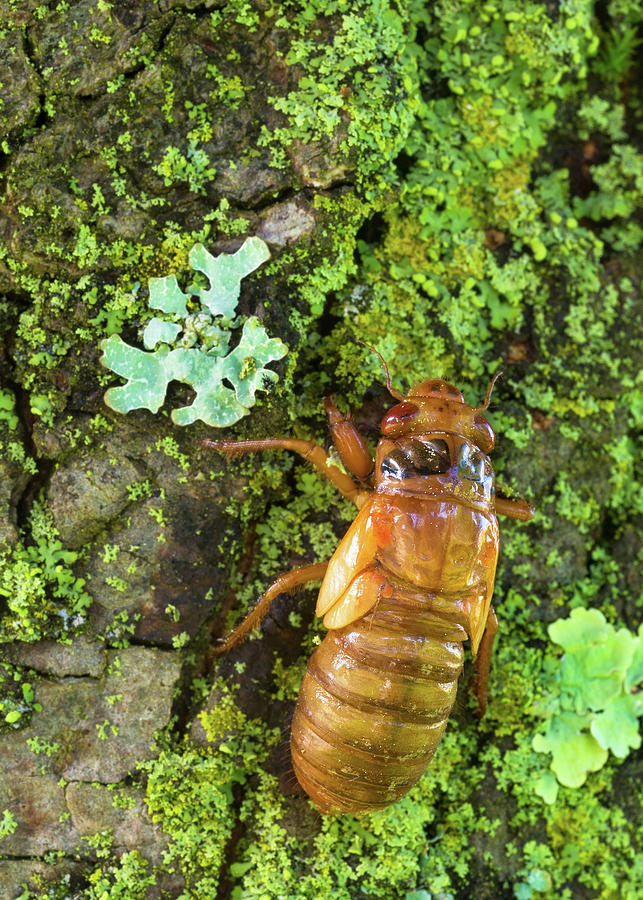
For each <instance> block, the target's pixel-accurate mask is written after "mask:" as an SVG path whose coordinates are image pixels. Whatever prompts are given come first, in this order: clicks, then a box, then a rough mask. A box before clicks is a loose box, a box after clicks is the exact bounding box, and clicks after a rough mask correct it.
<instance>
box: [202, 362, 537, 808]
mask: <svg viewBox="0 0 643 900" xmlns="http://www.w3.org/2000/svg"><path fill="white" fill-rule="evenodd" d="M386 374H387V386H388V389H389V391H390V392H391V393H392V394H393V396H395V397H396V398H398V399H399V400H400V401H401V402H399V403H398V404H397V405H396V406H394V407H393V408H392V409H390V410H389V411H388V412H387V413H386V415H385V416H384V418H383V420H382V437H381V439H380V441H379V443H378V445H377V451H376V454H375V462H374V463H373V460H372V458H371V455H370V453H369V451H368V449H367V447H366V444H365V443H364V441H363V440H362V438H361V436H360V435H359V433H358V431H357V429H356V428H355V426H354V425H353V424H352V422H351V421H350V419H348V418H347V417H344V416H342V415H341V414H340V413H339V411H338V410H337V408H336V407H335V404H334V402H333V401H332V399H330V398H327V399H326V401H325V404H324V405H325V408H326V411H327V413H328V417H329V423H330V429H331V433H332V435H333V440H334V443H335V446H336V448H337V450H338V452H339V454H340V456H341V458H342V461H343V462H344V465H345V466H346V469H347V470H349V471H350V472H352V473H354V474H355V476H357V478H358V479H359V483H358V482H356V481H354V480H353V478H351V477H350V476H349V475H347V474H346V473H345V472H343V471H341V469H339V468H338V467H337V466H334V465H329V464H328V457H327V454H326V452H325V451H324V450H323V448H322V447H320V446H318V445H316V444H314V443H312V442H309V441H302V440H291V439H281V438H278V439H269V440H258V441H239V442H233V441H206V442H205V443H206V445H207V446H209V447H212V448H213V449H216V450H218V451H220V452H223V453H227V454H234V453H239V452H242V453H243V452H255V451H258V450H271V449H285V450H293V451H295V452H297V453H300V454H301V455H302V456H303V457H304V458H305V459H307V460H308V461H309V462H311V463H312V464H313V465H314V466H315V467H316V468H317V469H318V471H319V472H320V473H321V474H322V475H324V476H325V477H326V478H328V479H329V480H330V481H331V482H332V483H333V484H335V485H336V487H337V488H338V489H339V490H340V492H341V493H342V494H344V496H346V497H349V498H350V499H351V500H352V501H353V502H354V503H355V505H356V506H357V507H358V509H359V512H358V514H357V516H356V518H355V520H354V521H353V524H352V525H351V526H350V528H349V529H348V532H347V533H346V535H345V537H344V538H343V540H342V541H341V543H340V545H339V547H338V548H337V550H336V551H335V553H334V554H333V556H332V557H331V559H330V560H329V561H327V562H323V563H318V564H315V565H312V566H305V567H303V568H300V569H295V570H293V571H291V572H289V573H287V574H285V575H281V576H280V577H279V578H277V579H276V580H275V582H273V584H272V585H271V586H270V587H269V588H268V590H267V591H266V592H265V594H264V595H263V596H262V598H261V599H260V601H259V603H258V604H257V606H256V607H255V608H254V609H253V610H252V611H251V612H250V614H249V615H248V616H247V617H246V619H245V620H244V621H243V622H242V623H241V625H240V626H239V627H238V628H237V629H236V630H235V631H234V632H232V634H231V635H230V636H229V637H228V638H227V640H226V641H224V642H223V644H222V645H221V647H220V648H219V651H218V652H226V651H227V650H228V649H229V648H230V647H232V646H234V645H235V644H236V643H238V642H239V641H240V640H242V639H243V637H244V636H245V635H246V634H247V633H248V632H249V631H250V630H252V629H253V628H254V627H255V626H256V625H257V624H258V623H259V622H260V621H261V619H262V618H263V617H264V616H265V614H266V613H267V611H268V609H269V607H270V604H271V602H272V600H273V599H274V597H275V596H276V595H277V594H279V593H281V592H283V591H287V590H291V589H292V588H294V587H296V586H297V585H299V584H302V583H303V582H305V581H310V580H313V579H315V578H322V577H323V581H322V585H321V589H320V592H319V597H318V600H317V615H319V616H323V617H324V619H323V620H324V625H325V626H326V627H327V628H328V634H327V635H326V637H325V638H324V640H323V641H322V643H321V644H320V646H319V647H318V648H317V650H316V651H315V652H314V653H313V655H312V656H311V658H310V660H309V662H308V668H307V671H306V674H305V676H304V679H303V681H302V685H301V689H300V692H299V698H298V701H297V706H296V709H295V714H294V718H293V723H292V730H291V738H290V748H291V753H292V761H293V766H294V770H295V773H296V775H297V779H298V780H299V783H300V784H301V786H302V787H303V788H304V790H305V791H306V792H307V793H308V795H309V796H310V797H311V799H312V800H313V802H314V803H315V804H316V806H317V807H318V808H319V810H320V811H321V812H323V813H341V812H346V813H359V812H364V811H370V810H375V809H381V808H382V807H385V806H388V805H389V804H391V803H395V801H396V800H399V799H400V797H402V796H404V794H406V792H407V791H408V790H409V788H411V786H412V785H413V784H415V782H416V781H417V780H418V778H419V777H420V776H421V775H422V773H423V772H424V771H425V769H426V768H427V766H428V764H429V761H430V760H431V757H432V756H433V753H434V751H435V749H436V747H437V745H438V743H439V742H440V739H441V737H442V734H443V732H444V729H445V727H446V723H447V719H448V717H449V714H450V712H451V708H452V706H453V703H454V700H455V695H456V687H457V681H458V677H459V675H460V673H461V671H462V666H463V659H464V650H463V646H462V645H463V642H464V641H465V640H467V639H469V640H470V642H471V650H472V653H473V655H474V657H477V668H478V681H477V695H478V704H479V709H480V712H481V713H482V712H483V711H484V706H485V699H486V690H487V677H488V670H489V660H490V656H491V647H492V644H493V640H494V636H495V633H496V631H497V620H496V616H495V613H494V610H493V607H492V606H491V595H492V593H493V584H494V576H495V571H496V562H497V559H498V545H499V538H498V523H497V520H496V513H500V514H502V515H505V516H511V517H513V518H517V519H523V520H527V519H530V518H531V517H532V516H533V511H532V509H531V508H530V507H529V506H528V505H527V504H526V503H524V502H523V501H516V500H508V499H506V498H500V497H498V496H496V494H495V490H494V475H493V469H492V468H491V463H490V461H489V456H488V454H489V452H490V451H491V450H492V449H493V445H494V434H493V431H492V429H491V426H490V424H489V422H488V421H487V420H486V418H485V417H484V416H483V415H482V412H483V411H484V410H485V409H486V408H487V406H488V404H489V398H490V395H491V389H492V387H493V384H494V382H495V379H494V381H492V383H491V385H490V387H489V391H488V392H487V398H486V401H485V404H484V405H483V406H481V407H477V408H472V407H470V406H467V404H466V403H465V402H464V397H463V396H462V394H461V393H460V391H459V390H458V389H457V388H455V387H453V385H451V384H448V383H447V382H446V381H442V380H440V379H429V380H427V381H423V382H421V383H420V384H418V385H417V386H416V387H414V388H413V390H412V391H410V392H409V394H408V395H407V396H403V395H401V394H399V393H398V392H397V391H394V390H393V389H392V388H391V383H390V378H389V375H388V370H387V373H386Z"/></svg>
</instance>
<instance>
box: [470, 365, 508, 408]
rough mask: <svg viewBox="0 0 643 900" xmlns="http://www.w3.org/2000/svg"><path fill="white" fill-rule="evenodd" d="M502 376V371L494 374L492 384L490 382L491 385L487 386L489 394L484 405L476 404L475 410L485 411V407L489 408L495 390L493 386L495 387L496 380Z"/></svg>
mask: <svg viewBox="0 0 643 900" xmlns="http://www.w3.org/2000/svg"><path fill="white" fill-rule="evenodd" d="M501 376H502V372H496V374H495V375H494V376H493V378H492V379H491V384H490V385H489V387H488V388H487V396H486V397H485V401H484V403H483V405H482V406H476V407H474V410H473V411H474V412H476V413H480V412H484V411H485V409H488V408H489V401H490V400H491V392H492V391H493V388H494V385H495V383H496V381H497V380H498V379H499V378H500V377H501Z"/></svg>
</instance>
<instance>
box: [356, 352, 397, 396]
mask: <svg viewBox="0 0 643 900" xmlns="http://www.w3.org/2000/svg"><path fill="white" fill-rule="evenodd" d="M359 343H360V344H363V345H364V347H368V349H369V350H372V351H373V353H376V354H377V355H378V356H379V358H380V362H381V363H382V365H383V366H384V371H385V372H386V389H387V391H388V392H389V394H390V395H391V396H392V397H395V399H396V400H404V399H405V397H404V394H400V392H399V391H396V390H395V388H394V387H393V385H392V384H391V375H390V372H389V370H388V366H387V364H386V360H385V359H384V357H383V356H382V354H381V353H380V352H379V350H376V349H375V347H371V345H370V344H367V343H366V341H362V340H360V341H359Z"/></svg>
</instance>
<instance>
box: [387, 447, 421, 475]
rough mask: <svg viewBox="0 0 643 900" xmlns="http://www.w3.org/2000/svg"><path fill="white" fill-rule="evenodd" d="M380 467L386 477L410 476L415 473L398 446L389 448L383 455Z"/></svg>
mask: <svg viewBox="0 0 643 900" xmlns="http://www.w3.org/2000/svg"><path fill="white" fill-rule="evenodd" d="M381 469H382V475H384V476H385V477H386V478H411V477H412V476H413V475H415V472H414V471H413V469H412V468H411V467H410V463H409V460H408V459H407V458H406V456H405V455H404V453H403V452H402V451H401V450H400V449H399V448H397V449H395V450H391V452H390V453H388V454H387V455H386V456H385V457H384V459H383V460H382V466H381Z"/></svg>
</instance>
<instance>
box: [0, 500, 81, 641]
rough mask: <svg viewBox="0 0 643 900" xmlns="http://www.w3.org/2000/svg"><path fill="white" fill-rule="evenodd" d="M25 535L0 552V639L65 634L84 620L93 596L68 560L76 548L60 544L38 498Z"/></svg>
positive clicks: (74, 555)
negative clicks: (2, 607) (0, 610)
mask: <svg viewBox="0 0 643 900" xmlns="http://www.w3.org/2000/svg"><path fill="white" fill-rule="evenodd" d="M25 537H26V540H24V541H21V542H20V543H18V544H17V545H16V546H15V547H14V548H13V549H11V550H9V551H5V552H4V554H3V555H2V560H1V561H2V569H1V571H0V596H2V597H4V598H5V603H6V611H5V612H4V614H3V615H2V617H1V618H0V641H17V640H19V641H39V640H43V639H44V638H52V637H53V638H56V639H58V640H63V641H64V640H69V638H70V637H71V636H72V635H73V634H75V633H76V632H77V631H78V630H79V629H80V628H81V627H82V626H83V625H84V624H85V621H86V612H87V609H88V607H89V605H90V604H91V597H90V596H89V594H88V593H87V592H86V591H85V580H84V579H83V578H79V577H77V576H76V575H75V574H74V572H73V570H72V566H73V565H74V564H75V563H76V562H78V560H79V554H78V553H77V552H75V551H73V550H64V549H63V546H62V544H61V543H60V540H59V539H58V532H57V530H56V528H55V527H54V525H53V519H52V517H51V514H50V513H49V512H48V511H47V510H46V509H45V508H44V507H43V506H42V505H41V504H39V503H35V504H34V506H33V509H32V512H31V517H30V522H29V529H28V534H27V535H25Z"/></svg>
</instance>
